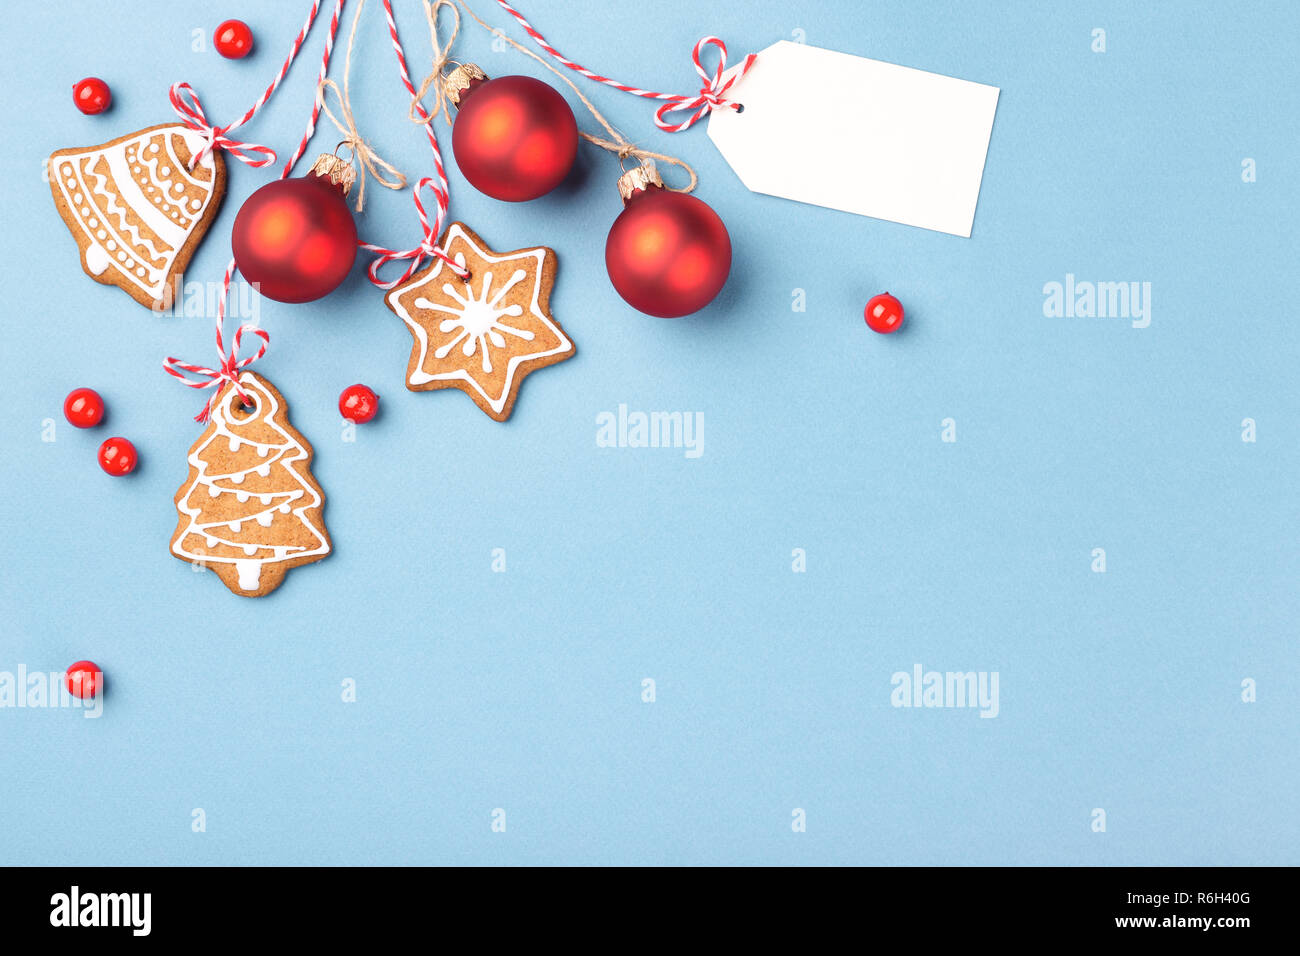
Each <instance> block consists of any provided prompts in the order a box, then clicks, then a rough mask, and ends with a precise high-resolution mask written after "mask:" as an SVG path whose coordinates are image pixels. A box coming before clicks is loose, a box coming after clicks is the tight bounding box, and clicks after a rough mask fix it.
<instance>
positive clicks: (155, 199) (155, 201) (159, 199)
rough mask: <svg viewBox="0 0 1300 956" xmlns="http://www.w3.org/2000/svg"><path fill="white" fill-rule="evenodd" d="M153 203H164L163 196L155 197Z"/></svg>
mask: <svg viewBox="0 0 1300 956" xmlns="http://www.w3.org/2000/svg"><path fill="white" fill-rule="evenodd" d="M149 191H150V192H153V190H152V189H151V190H149ZM153 201H154V203H155V204H157V203H160V202H162V196H154V197H153Z"/></svg>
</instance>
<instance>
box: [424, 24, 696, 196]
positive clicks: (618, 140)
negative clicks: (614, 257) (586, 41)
mask: <svg viewBox="0 0 1300 956" xmlns="http://www.w3.org/2000/svg"><path fill="white" fill-rule="evenodd" d="M439 2H442V3H448V4H450V2H451V0H439ZM458 2H459V3H460V5H461V6H462V7H464V9H465V12H466V13H467V14H469V16H470V17H471V18H472V19H473V20H474V21H475V22H476V23H478V25H479V26H481V27H482V28H483V29H484V30H487V31H488V32H489V33H491V34H493V35H494V36H497V37H500V38H501V39H502V40H504V41H505V42H506V43H509V44H510V45H511V46H512V47H514V48H515V49H516V50H518V51H519V52H520V53H522V54H524V55H525V56H529V57H532V58H533V59H534V60H536V61H537V62H538V63H540V64H541V65H542V66H544V67H546V69H548V70H550V71H551V72H552V73H554V74H555V75H556V76H557V77H559V78H560V79H561V80H563V81H564V82H565V83H566V84H568V86H569V89H571V90H573V93H574V95H575V96H577V97H578V99H579V100H581V101H582V105H583V106H585V107H587V111H588V112H589V113H591V115H592V117H593V118H594V119H595V120H596V122H598V123H599V124H600V125H601V127H602V128H603V129H604V130H605V132H606V133H607V134H608V138H605V137H600V136H594V135H592V134H591V133H587V132H584V131H579V132H578V135H579V136H581V137H582V138H583V139H585V140H586V141H587V142H589V143H591V144H592V145H593V146H599V147H600V148H601V149H605V150H609V151H610V152H611V153H614V154H615V155H616V156H618V159H619V163H620V165H621V164H622V162H623V161H624V160H625V159H627V158H628V157H629V156H631V157H634V158H635V159H637V160H646V159H653V160H656V161H658V162H662V163H667V164H669V165H670V166H679V167H681V168H682V169H684V170H686V172H687V174H688V175H689V176H690V182H689V183H687V184H686V185H685V186H682V187H677V188H674V187H671V186H670V187H668V188H669V189H670V190H672V191H673V192H679V193H689V192H693V191H694V190H695V187H696V186H697V185H698V184H699V177H697V176H696V175H695V170H694V169H693V168H692V167H691V165H690V164H689V163H687V162H686V161H685V160H681V159H678V158H677V157H676V156H669V155H667V154H665V153H656V152H654V151H653V150H649V149H642V148H641V147H640V146H636V145H634V144H632V143H631V142H629V141H628V139H627V138H626V137H625V136H623V134H622V133H620V132H619V131H618V130H617V129H615V128H614V127H613V126H612V125H611V124H610V122H609V121H608V120H607V119H605V117H604V115H603V114H602V113H601V112H600V110H598V109H596V107H595V105H594V104H593V103H592V102H591V100H589V99H587V97H585V96H583V95H582V91H581V90H580V89H578V85H577V84H576V83H574V82H573V81H572V80H570V79H569V78H568V77H567V76H565V75H564V74H563V73H561V72H560V71H559V70H557V69H556V68H555V67H553V66H551V64H549V63H547V62H546V61H545V60H543V59H542V58H541V57H540V56H538V55H537V54H536V53H534V52H533V51H532V50H530V49H528V48H527V47H526V46H523V45H522V44H520V43H516V42H515V41H514V40H512V39H510V37H508V36H506V35H505V34H504V33H502V32H501V31H500V30H496V29H494V28H493V27H492V26H491V25H490V24H488V23H485V22H484V21H483V19H482V18H481V17H479V15H478V14H477V13H475V12H474V11H473V10H471V9H470V8H469V5H468V4H467V3H466V2H465V0H458ZM504 6H506V9H507V10H509V11H510V12H511V13H514V14H515V16H516V17H518V16H519V15H518V14H517V13H515V10H514V8H513V7H510V6H509V5H504ZM457 19H458V20H459V18H457ZM520 19H521V22H523V23H524V24H525V26H526V27H527V21H525V20H522V18H520ZM527 28H528V29H531V27H527ZM701 42H703V41H701ZM719 42H721V41H719ZM561 62H564V63H565V64H566V65H569V64H568V61H565V60H561ZM656 95H659V94H656ZM692 122H693V121H692ZM688 125H689V124H688Z"/></svg>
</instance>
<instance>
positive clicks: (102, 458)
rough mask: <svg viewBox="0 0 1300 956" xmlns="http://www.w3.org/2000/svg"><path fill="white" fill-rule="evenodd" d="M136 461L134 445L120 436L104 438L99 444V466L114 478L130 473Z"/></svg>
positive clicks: (137, 459) (133, 469)
mask: <svg viewBox="0 0 1300 956" xmlns="http://www.w3.org/2000/svg"><path fill="white" fill-rule="evenodd" d="M138 461H139V456H138V455H137V454H136V451H135V446H134V445H132V444H131V443H130V442H129V441H127V440H126V439H125V438H122V437H120V436H118V437H114V438H109V439H106V440H105V441H104V443H103V444H102V445H100V446H99V467H100V468H103V469H104V471H106V472H108V473H109V474H110V475H112V476H113V477H114V478H120V477H122V476H123V475H129V474H131V472H133V471H135V466H136V462H138Z"/></svg>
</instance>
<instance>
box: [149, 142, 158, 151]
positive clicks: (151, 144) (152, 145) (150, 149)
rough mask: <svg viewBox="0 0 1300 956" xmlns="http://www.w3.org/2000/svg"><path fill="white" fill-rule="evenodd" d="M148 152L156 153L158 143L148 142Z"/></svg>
mask: <svg viewBox="0 0 1300 956" xmlns="http://www.w3.org/2000/svg"><path fill="white" fill-rule="evenodd" d="M149 152H151V153H156V152H158V144H157V143H150V144H149Z"/></svg>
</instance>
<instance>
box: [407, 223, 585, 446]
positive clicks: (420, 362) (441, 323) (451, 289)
mask: <svg viewBox="0 0 1300 956" xmlns="http://www.w3.org/2000/svg"><path fill="white" fill-rule="evenodd" d="M439 246H440V248H441V249H443V251H445V252H446V254H447V255H448V256H449V257H450V258H451V259H452V260H454V261H455V262H456V264H457V265H459V266H461V268H463V269H468V270H469V278H468V279H462V278H460V277H459V276H458V275H456V273H455V272H454V271H453V270H452V269H451V268H450V267H449V266H448V265H447V264H446V263H445V262H443V261H442V260H441V259H435V260H434V263H433V265H431V266H429V268H427V269H425V270H424V271H422V272H419V273H417V274H416V275H414V276H412V277H411V278H410V279H408V280H407V281H406V282H404V283H402V284H401V285H399V286H397V287H396V288H395V289H393V290H392V291H391V292H389V293H388V294H387V295H386V296H385V297H384V301H385V302H386V303H387V304H388V307H389V308H390V309H392V310H393V311H394V312H395V313H397V315H398V317H399V318H400V319H401V320H402V321H403V322H405V323H406V326H407V328H408V329H410V332H411V336H412V338H413V339H414V343H413V345H412V347H411V359H410V362H409V364H408V365H407V369H406V387H407V388H409V389H411V390H412V391H426V390H429V389H435V388H458V389H460V390H461V391H463V392H465V393H466V394H467V395H469V397H470V398H472V399H473V400H474V402H475V403H476V404H477V405H478V407H479V408H481V409H483V411H484V412H486V413H487V414H488V415H489V416H491V417H492V418H494V419H496V420H497V421H499V422H503V421H505V420H506V419H507V418H509V417H510V412H511V411H512V410H513V408H514V404H515V396H516V394H517V393H518V391H519V384H520V382H522V381H523V379H524V377H525V376H526V375H527V374H528V373H529V372H532V371H534V370H535V369H539V368H543V367H545V366H547V365H554V364H555V363H557V362H562V361H564V360H565V359H567V358H569V357H570V356H571V355H573V354H574V347H573V343H572V342H571V341H570V340H569V337H568V336H567V335H565V333H564V330H563V329H562V328H560V325H559V323H558V322H556V321H555V319H554V318H552V317H551V312H550V299H551V287H552V285H553V284H554V283H555V264H556V260H555V252H554V251H553V250H551V249H548V248H546V247H545V246H538V247H535V248H531V249H519V250H516V251H515V252H503V253H499V252H493V251H492V250H491V249H490V248H488V246H487V245H486V243H484V242H483V240H482V239H480V238H479V237H478V236H477V235H475V234H474V233H473V232H472V231H471V230H470V229H468V228H467V227H466V226H465V225H464V224H462V223H459V222H454V223H452V224H451V225H450V226H448V227H447V231H446V232H445V233H443V236H442V240H441V242H440V243H439Z"/></svg>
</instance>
